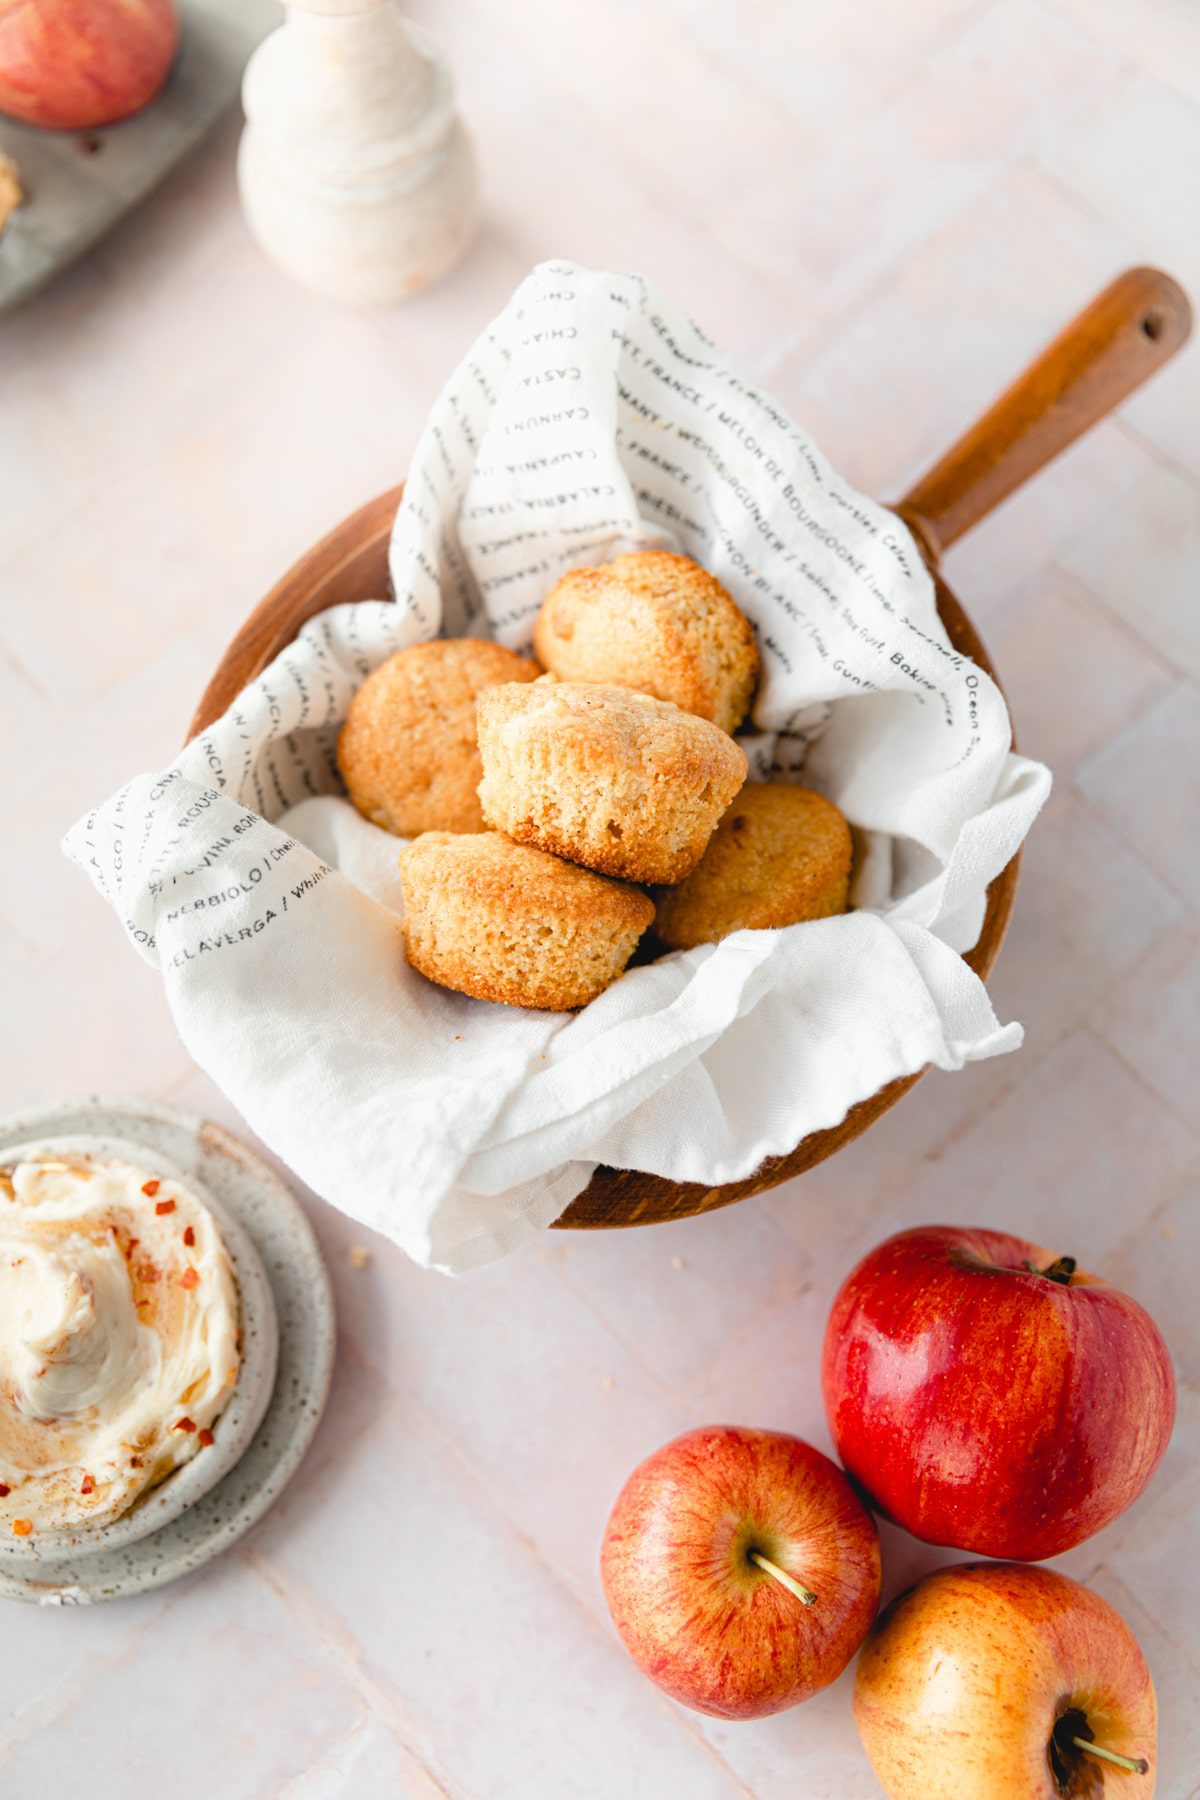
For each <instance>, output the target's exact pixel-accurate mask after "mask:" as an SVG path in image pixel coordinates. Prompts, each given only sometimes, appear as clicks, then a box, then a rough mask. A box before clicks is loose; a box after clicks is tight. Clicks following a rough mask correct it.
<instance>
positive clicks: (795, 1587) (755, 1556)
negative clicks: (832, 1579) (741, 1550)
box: [750, 1550, 817, 1606]
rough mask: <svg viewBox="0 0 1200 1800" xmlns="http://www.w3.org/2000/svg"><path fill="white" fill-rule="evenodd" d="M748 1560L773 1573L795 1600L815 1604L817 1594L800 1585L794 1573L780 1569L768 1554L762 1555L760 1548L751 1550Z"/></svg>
mask: <svg viewBox="0 0 1200 1800" xmlns="http://www.w3.org/2000/svg"><path fill="white" fill-rule="evenodd" d="M750 1561H751V1562H752V1563H757V1564H758V1566H759V1568H760V1569H765V1570H766V1572H767V1574H768V1575H773V1576H774V1577H775V1579H776V1581H781V1582H782V1583H783V1585H784V1587H785V1588H787V1589H789V1590H790V1592H791V1593H793V1594H795V1596H796V1598H797V1600H802V1601H803V1602H804V1604H805V1606H815V1605H816V1604H817V1596H816V1595H815V1594H814V1593H813V1591H812V1589H811V1588H806V1587H802V1586H801V1584H800V1583H799V1582H798V1581H797V1580H796V1577H795V1576H794V1575H789V1574H788V1572H787V1570H786V1569H781V1568H780V1567H779V1565H778V1563H773V1562H772V1561H771V1559H770V1557H769V1556H764V1555H763V1553H762V1551H761V1550H752V1551H751V1552H750Z"/></svg>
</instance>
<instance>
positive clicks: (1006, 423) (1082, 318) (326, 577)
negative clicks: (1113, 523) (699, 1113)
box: [188, 269, 1191, 1230]
mask: <svg viewBox="0 0 1200 1800" xmlns="http://www.w3.org/2000/svg"><path fill="white" fill-rule="evenodd" d="M1190 324H1191V312H1190V308H1189V306H1188V301H1187V297H1186V295H1185V294H1184V293H1183V291H1182V289H1180V288H1179V287H1178V286H1177V285H1176V283H1175V282H1174V281H1172V280H1171V278H1170V277H1169V276H1167V275H1163V274H1161V273H1160V272H1159V271H1157V270H1154V269H1130V270H1127V271H1126V273H1125V274H1124V275H1121V276H1119V277H1118V278H1117V280H1116V281H1114V282H1113V283H1112V284H1111V285H1110V286H1109V287H1108V288H1106V289H1105V290H1104V292H1103V293H1102V294H1100V295H1099V296H1098V298H1097V299H1095V300H1094V301H1093V302H1092V304H1091V305H1090V306H1089V307H1087V308H1086V309H1085V310H1084V311H1083V312H1082V313H1081V314H1080V315H1079V316H1078V317H1077V318H1076V319H1075V320H1073V321H1072V323H1071V324H1070V325H1068V326H1067V327H1066V329H1065V330H1064V331H1063V332H1062V333H1061V334H1060V336H1059V337H1058V338H1056V339H1055V341H1054V342H1053V343H1052V344H1051V345H1050V346H1049V347H1048V348H1047V349H1046V350H1045V351H1044V352H1043V353H1042V355H1041V356H1040V357H1039V358H1038V359H1037V361H1036V362H1034V363H1033V364H1032V365H1031V366H1030V368H1029V369H1028V370H1027V371H1026V372H1025V374H1024V375H1023V376H1021V377H1020V378H1019V380H1018V381H1017V382H1015V383H1014V385H1013V386H1012V387H1011V388H1009V389H1008V391H1007V392H1006V393H1005V394H1003V395H1002V396H1001V397H1000V399H999V400H997V402H996V403H995V405H994V406H993V407H992V408H991V409H990V410H989V411H988V412H987V413H986V414H985V415H984V417H983V418H982V419H981V420H980V421H979V422H978V424H976V425H975V426H974V427H972V429H971V430H970V431H969V432H967V433H966V435H965V436H964V437H962V438H961V439H960V440H959V441H958V443H957V444H955V445H954V446H953V448H952V449H951V450H949V451H948V452H947V453H946V455H945V456H944V457H943V458H942V459H941V461H940V462H939V463H938V464H937V465H936V466H935V467H934V468H933V469H932V470H930V472H929V474H927V475H926V476H924V477H923V478H922V479H921V481H919V482H918V483H917V485H916V487H914V488H913V489H912V491H911V493H909V494H908V495H907V497H906V498H905V499H904V500H902V501H901V502H900V503H899V505H898V506H897V507H896V511H897V512H898V513H899V514H900V515H901V516H902V517H903V518H904V520H905V521H906V523H907V524H908V526H909V528H910V530H911V531H912V532H913V534H914V536H915V537H916V539H917V541H918V543H919V545H920V547H921V550H922V553H923V555H924V556H925V559H926V562H927V563H928V564H929V567H930V570H931V572H932V574H933V577H934V581H935V584H936V588H937V604H938V612H939V613H940V615H941V619H942V623H943V624H944V626H945V627H946V631H947V633H948V635H949V637H950V641H951V643H952V644H953V645H954V647H955V649H956V650H960V651H962V652H964V653H965V654H966V655H967V656H969V657H970V658H971V659H972V661H974V662H976V663H978V664H979V666H980V668H982V669H986V670H987V672H988V673H989V674H990V675H992V676H993V677H994V678H995V679H996V680H997V681H998V680H999V676H998V674H997V671H996V669H995V668H994V667H993V664H992V662H991V659H990V657H989V656H988V654H987V651H986V649H985V648H984V645H983V643H982V641H981V639H980V637H979V634H978V632H977V631H976V630H975V627H974V626H973V625H972V623H971V621H970V619H969V617H968V616H967V614H966V612H965V611H964V610H963V608H962V606H961V605H960V604H959V602H958V600H957V599H956V598H955V596H954V594H953V593H952V592H951V590H950V588H949V587H948V586H947V584H946V582H945V580H944V579H943V577H942V575H941V573H940V570H939V567H938V564H939V560H940V558H941V555H942V553H943V552H944V551H945V550H946V549H948V548H949V546H950V545H951V544H952V543H954V542H955V540H956V539H957V538H959V537H961V536H962V535H963V533H964V532H966V531H968V530H969V529H970V527H971V526H972V525H974V524H976V523H977V522H978V520H980V519H981V518H983V517H984V516H985V515H986V514H987V513H988V512H990V511H991V510H992V508H993V507H995V506H997V505H998V504H999V503H1000V502H1001V501H1002V500H1004V499H1005V498H1006V497H1007V496H1008V495H1009V494H1010V493H1012V492H1013V490H1014V489H1015V488H1017V487H1018V486H1019V485H1020V484H1021V483H1022V482H1023V481H1025V480H1027V479H1028V477H1029V476H1030V475H1032V474H1034V473H1035V472H1036V471H1037V470H1038V469H1040V468H1042V467H1044V465H1045V464H1046V463H1047V462H1049V461H1050V460H1051V458H1052V457H1054V456H1057V455H1058V453H1059V452H1060V451H1062V450H1065V449H1066V447H1067V446H1068V445H1069V444H1071V443H1073V442H1074V441H1075V439H1076V438H1077V437H1079V436H1080V435H1081V434H1082V433H1083V432H1084V431H1086V430H1087V429H1088V427H1089V426H1091V425H1093V424H1095V423H1096V421H1097V420H1098V419H1100V418H1102V417H1103V416H1104V415H1105V414H1106V413H1108V412H1110V411H1111V410H1112V408H1113V407H1114V406H1116V405H1118V404H1119V403H1120V401H1121V400H1123V399H1124V398H1125V397H1126V395H1127V394H1129V393H1131V392H1132V391H1133V389H1134V388H1136V387H1138V386H1140V384H1141V383H1142V382H1143V381H1145V380H1146V379H1147V377H1148V376H1149V375H1151V374H1152V373H1153V372H1154V371H1155V370H1156V369H1157V368H1158V367H1159V366H1160V365H1161V364H1162V363H1164V362H1165V361H1167V359H1168V358H1169V357H1170V356H1172V355H1173V354H1174V352H1175V351H1176V350H1177V349H1178V348H1179V346H1180V345H1181V344H1182V343H1183V342H1184V340H1185V339H1186V337H1187V335H1188V331H1189V329H1190ZM401 492H402V489H401V488H400V487H396V488H392V489H391V490H390V491H389V492H388V493H386V494H380V495H379V496H378V497H377V498H376V499H374V500H371V501H368V503H367V504H366V505H365V506H362V507H360V508H359V510H358V511H357V512H355V513H352V514H351V515H350V517H349V518H348V519H343V521H342V522H341V524H340V525H337V526H336V527H335V528H334V530H333V531H331V532H330V533H329V535H328V536H327V537H325V538H322V539H321V541H320V543H318V544H317V545H315V546H314V547H313V549H311V550H309V551H308V552H307V553H306V554H305V555H304V556H302V557H301V558H300V560H299V562H297V563H294V564H293V565H292V567H291V568H290V569H289V570H288V572H287V574H286V575H284V577H283V579H282V580H281V581H280V582H279V583H278V584H277V586H275V587H274V588H273V589H272V590H271V592H270V593H269V594H268V595H267V597H266V598H265V600H263V601H262V602H261V603H260V604H259V606H258V607H256V609H255V611H254V612H253V613H252V614H251V616H250V618H249V619H248V620H247V621H246V623H245V625H244V626H243V627H242V629H241V631H239V632H238V634H237V636H236V637H235V638H234V640H233V642H232V643H231V644H230V646H229V648H228V649H227V650H226V652H225V654H224V656H223V657H222V658H221V661H220V663H219V665H218V667H217V670H216V672H215V674H214V675H213V678H212V680H211V681H210V682H209V684H208V687H207V688H206V689H205V691H204V695H203V697H202V698H201V701H200V705H199V707H198V708H197V710H196V715H195V717H194V719H193V720H192V723H191V728H190V730H189V733H188V736H189V738H190V737H194V736H195V734H196V733H197V732H198V731H203V730H205V729H206V728H207V727H208V726H209V725H211V724H212V723H213V722H214V721H215V720H216V719H218V718H219V717H220V716H221V714H222V713H223V712H224V711H225V710H226V709H227V708H228V707H229V705H230V704H231V703H232V702H233V700H234V699H235V698H236V696H237V695H238V694H239V693H240V692H241V690H242V689H243V688H244V687H245V686H246V684H247V682H249V681H252V680H253V679H254V678H255V676H256V675H259V674H261V673H262V671H263V669H265V668H266V666H267V664H268V663H270V662H271V661H272V660H273V659H274V658H275V657H276V656H277V655H278V654H279V652H280V651H281V650H283V649H285V648H286V647H287V645H288V644H289V643H291V641H292V640H293V638H294V637H295V636H296V634H297V632H298V631H299V630H300V628H301V626H302V625H304V624H305V623H306V622H307V621H308V620H309V619H311V618H312V617H313V616H314V615H315V614H316V613H319V612H323V611H324V610H325V608H326V607H329V606H337V605H340V604H341V603H342V602H344V601H348V600H369V599H381V598H383V597H385V596H387V595H389V594H390V592H391V583H390V578H389V575H388V566H387V553H388V540H389V537H390V534H391V528H392V521H393V519H394V518H395V515H396V508H397V506H398V504H399V501H400V495H401ZM1019 869H1020V857H1019V856H1015V857H1014V858H1013V860H1012V861H1011V862H1010V863H1009V865H1008V867H1007V868H1006V869H1004V870H1003V871H1002V872H1001V873H1000V874H999V875H998V876H997V877H996V879H995V880H994V881H993V882H992V884H991V886H990V887H989V889H988V898H987V911H986V914H985V917H984V923H983V930H982V932H981V934H980V937H979V942H978V943H977V944H976V946H975V948H974V949H973V950H971V951H969V952H968V954H967V956H966V959H965V960H966V961H967V963H968V964H969V965H970V967H971V968H972V969H974V970H975V972H976V974H978V975H979V976H980V977H982V978H985V979H986V977H987V976H988V975H989V974H990V972H991V970H992V967H993V965H994V964H995V961H996V958H997V956H998V955H999V953H1000V946H1001V944H1002V943H1003V941H1004V933H1005V929H1006V927H1007V925H1008V920H1009V915H1010V914H1011V912H1012V905H1013V899H1014V896H1015V894H1016V890H1017V877H1018V873H1019ZM923 1073H924V1070H921V1071H919V1072H918V1073H917V1074H916V1075H909V1076H906V1077H905V1078H904V1079H902V1080H900V1081H893V1082H890V1083H889V1084H888V1086H887V1087H885V1088H881V1089H880V1091H879V1092H878V1093H877V1094H873V1095H871V1097H870V1098H869V1099H867V1100H862V1101H860V1102H859V1104H858V1105H857V1106H854V1107H852V1108H851V1109H850V1111H849V1112H848V1113H847V1114H846V1117H845V1118H844V1119H843V1120H842V1121H841V1123H840V1124H838V1125H834V1126H831V1127H830V1128H829V1129H828V1130H825V1131H817V1132H813V1133H812V1134H811V1135H810V1136H809V1137H806V1138H805V1139H804V1140H803V1142H801V1143H800V1144H798V1145H797V1146H796V1148H795V1149H794V1150H793V1151H791V1153H790V1154H789V1155H787V1156H775V1157H770V1158H768V1160H767V1161H766V1162H764V1163H762V1164H761V1165H760V1166H759V1168H757V1169H756V1170H755V1171H754V1173H753V1174H752V1175H748V1176H747V1177H746V1178H745V1179H744V1180H742V1181H733V1182H727V1183H725V1184H724V1185H723V1186H721V1187H705V1186H703V1185H702V1184H700V1183H698V1182H676V1181H666V1180H664V1179H663V1178H662V1177H660V1176H656V1175H645V1174H641V1173H638V1172H637V1171H634V1170H622V1169H609V1168H599V1169H597V1170H596V1172H595V1174H594V1175H593V1177H592V1179H591V1181H590V1183H589V1184H588V1186H587V1187H586V1188H585V1189H584V1191H583V1193H582V1194H580V1195H579V1196H578V1198H577V1199H575V1200H574V1201H572V1203H571V1205H570V1206H569V1207H568V1208H567V1210H566V1212H565V1213H564V1214H563V1216H562V1218H561V1219H559V1220H558V1225H559V1227H560V1228H564V1227H565V1228H573V1229H577V1230H578V1229H584V1230H596V1229H602V1228H607V1227H612V1226H624V1225H649V1224H655V1223H658V1222H660V1221H663V1220H666V1219H679V1218H686V1217H688V1216H690V1215H691V1214H693V1213H702V1212H711V1211H713V1210H714V1209H715V1208H716V1207H718V1206H728V1205H730V1204H731V1203H732V1202H733V1201H735V1200H743V1199H745V1198H746V1197H747V1196H748V1195H750V1194H757V1193H761V1192H762V1190H763V1189H764V1188H769V1187H774V1186H775V1185H776V1184H777V1183H778V1182H781V1181H787V1180H788V1179H790V1177H791V1176H793V1175H801V1174H803V1173H804V1171H805V1170H806V1169H811V1168H812V1167H813V1166H814V1164H816V1163H819V1162H823V1161H824V1160H825V1158H826V1157H827V1156H831V1155H832V1154H833V1152H834V1151H835V1150H840V1149H841V1147H842V1146H843V1144H848V1143H850V1142H851V1141H852V1140H853V1139H854V1138H856V1137H858V1136H859V1135H860V1134H861V1133H862V1132H864V1131H865V1130H866V1129H867V1127H868V1125H871V1124H873V1123H874V1121H875V1120H876V1119H878V1118H879V1117H880V1115H881V1114H883V1113H885V1112H886V1111H887V1110H888V1108H889V1107H891V1106H894V1105H895V1104H896V1102H897V1100H899V1099H900V1098H901V1096H902V1095H903V1094H905V1093H907V1092H908V1090H909V1088H911V1087H912V1086H913V1085H914V1083H915V1082H917V1081H918V1080H919V1079H920V1076H921V1074H923Z"/></svg>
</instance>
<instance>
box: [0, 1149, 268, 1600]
mask: <svg viewBox="0 0 1200 1800" xmlns="http://www.w3.org/2000/svg"><path fill="white" fill-rule="evenodd" d="M55 1156H62V1157H74V1158H77V1159H78V1160H80V1161H82V1162H88V1163H97V1164H99V1163H105V1162H127V1163H132V1164H133V1165H134V1167H135V1168H138V1167H141V1168H144V1169H145V1170H146V1171H147V1173H148V1174H152V1175H160V1176H162V1177H164V1178H165V1179H166V1180H168V1181H171V1180H174V1181H178V1182H179V1183H180V1184H181V1185H182V1186H184V1187H187V1188H190V1189H191V1191H192V1193H193V1194H195V1196H196V1198H197V1200H202V1201H203V1202H204V1204H205V1206H207V1207H208V1209H209V1211H210V1212H211V1213H212V1215H213V1217H214V1218H215V1219H216V1221H217V1224H218V1225H219V1226H220V1229H221V1236H222V1237H223V1238H224V1240H225V1248H226V1249H227V1250H228V1252H229V1256H230V1260H231V1261H232V1263H233V1272H234V1275H235V1277H236V1279H237V1290H238V1310H239V1320H238V1323H239V1325H240V1327H241V1333H242V1360H241V1366H240V1367H239V1369H238V1377H237V1383H236V1385H235V1387H234V1390H233V1393H232V1394H231V1395H230V1397H229V1401H228V1404H227V1405H226V1406H225V1408H224V1411H223V1412H222V1413H221V1415H220V1417H219V1419H218V1420H217V1429H216V1441H215V1442H214V1443H213V1444H212V1445H211V1447H210V1448H209V1449H207V1450H202V1451H200V1452H198V1453H197V1454H196V1455H195V1456H193V1457H191V1458H190V1459H189V1460H188V1461H187V1462H185V1463H183V1464H182V1465H181V1466H180V1467H179V1468H178V1469H176V1470H174V1472H173V1473H172V1474H170V1475H168V1476H167V1478H166V1480H165V1481H161V1482H159V1484H158V1486H157V1487H153V1488H150V1489H148V1491H147V1492H146V1493H144V1494H142V1495H141V1496H140V1497H139V1498H138V1500H137V1501H136V1502H135V1503H134V1505H133V1506H131V1507H130V1509H129V1511H128V1512H127V1513H123V1514H122V1515H121V1517H120V1518H119V1519H114V1520H113V1522H112V1524H111V1525H100V1526H95V1527H93V1528H90V1529H88V1528H81V1529H77V1530H65V1531H44V1532H38V1533H35V1534H34V1535H33V1536H32V1537H27V1538H5V1537H3V1536H0V1564H3V1565H9V1564H12V1563H16V1564H18V1565H21V1566H27V1565H28V1564H29V1563H30V1562H31V1561H32V1562H37V1563H58V1562H61V1561H62V1559H63V1557H64V1556H72V1555H78V1556H94V1555H95V1554H96V1553H97V1552H99V1551H102V1550H116V1549H119V1548H120V1547H121V1546H123V1545H125V1544H133V1543H136V1542H137V1540H138V1538H144V1537H148V1536H149V1534H150V1533H151V1532H152V1531H157V1530H158V1529H159V1527H160V1526H163V1525H167V1524H169V1523H170V1521H171V1520H172V1519H177V1518H178V1517H179V1515H180V1514H181V1513H183V1512H186V1510H187V1508H188V1507H189V1506H194V1505H195V1503H196V1501H197V1500H199V1498H200V1496H201V1495H202V1494H205V1493H207V1492H208V1490H209V1488H211V1487H215V1486H216V1484H217V1482H218V1481H220V1480H221V1479H222V1477H223V1476H225V1475H228V1473H229V1471H230V1469H232V1468H233V1466H234V1464H235V1463H238V1462H240V1461H241V1458H242V1456H243V1455H244V1454H245V1451H246V1449H247V1447H248V1445H249V1444H250V1442H251V1439H252V1438H253V1437H254V1434H255V1432H256V1431H257V1430H258V1428H259V1426H260V1425H261V1424H262V1422H263V1418H264V1415H265V1414H266V1410H267V1407H268V1406H269V1405H270V1402H271V1393H272V1390H273V1389H274V1386H275V1366H276V1360H277V1351H278V1347H279V1323H278V1320H277V1318H276V1315H275V1297H274V1295H273V1294H272V1292H271V1284H270V1282H269V1281H268V1280H267V1272H266V1270H265V1269H264V1268H263V1266H262V1262H261V1260H260V1258H259V1254H258V1251H257V1250H256V1249H255V1248H254V1244H253V1242H252V1240H251V1238H250V1234H249V1233H248V1232H247V1230H246V1228H245V1226H244V1225H242V1224H241V1222H240V1221H239V1220H238V1218H237V1216H236V1214H235V1213H233V1212H231V1211H230V1209H229V1207H227V1206H225V1205H223V1204H222V1202H221V1201H220V1200H219V1199H218V1198H217V1196H216V1195H215V1194H214V1193H213V1192H212V1190H211V1189H210V1188H208V1187H207V1186H206V1185H205V1184H204V1183H203V1182H202V1181H198V1180H197V1179H196V1177H195V1176H193V1175H188V1174H185V1173H184V1171H183V1170H182V1169H181V1168H180V1167H179V1166H178V1164H176V1163H174V1162H172V1161H171V1160H170V1159H169V1158H168V1157H166V1156H163V1155H162V1154H161V1153H160V1152H158V1151H155V1152H153V1153H150V1152H149V1151H148V1150H147V1149H146V1147H145V1145H144V1144H136V1143H133V1142H131V1141H130V1140H129V1139H128V1138H116V1137H79V1136H71V1137H57V1136H56V1137H54V1138H49V1139H48V1138H36V1139H30V1140H29V1141H27V1142H25V1143H21V1144H12V1145H6V1146H5V1149H4V1153H3V1163H4V1166H6V1167H7V1166H8V1165H9V1164H11V1163H15V1162H19V1161H21V1160H23V1159H28V1160H30V1161H37V1160H39V1159H41V1158H53V1157H55Z"/></svg>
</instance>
